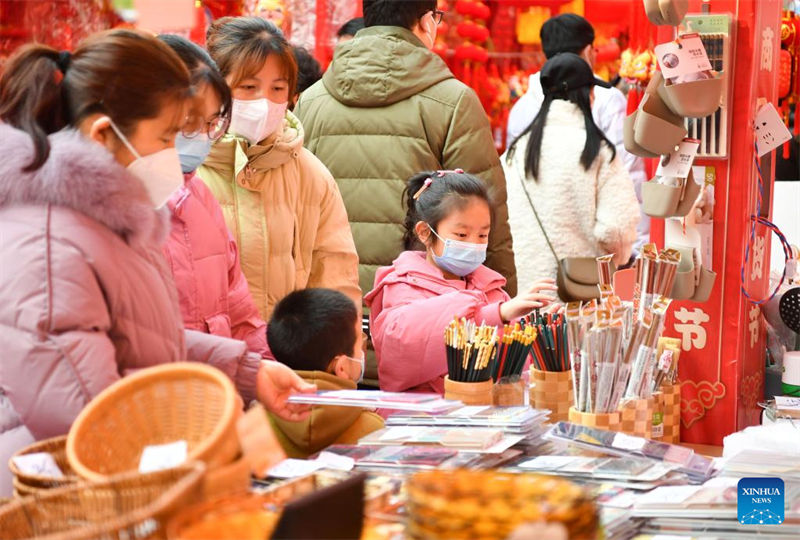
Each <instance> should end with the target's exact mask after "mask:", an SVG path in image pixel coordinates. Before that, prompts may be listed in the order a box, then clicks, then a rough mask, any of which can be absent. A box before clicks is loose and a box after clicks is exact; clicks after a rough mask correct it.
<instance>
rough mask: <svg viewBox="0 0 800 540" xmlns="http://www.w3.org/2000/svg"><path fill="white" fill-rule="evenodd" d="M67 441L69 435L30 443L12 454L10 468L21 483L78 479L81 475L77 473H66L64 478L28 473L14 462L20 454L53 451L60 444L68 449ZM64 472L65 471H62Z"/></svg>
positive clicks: (9, 462)
mask: <svg viewBox="0 0 800 540" xmlns="http://www.w3.org/2000/svg"><path fill="white" fill-rule="evenodd" d="M66 443H67V436H66V435H60V436H58V437H53V438H51V439H44V440H41V441H36V442H35V443H33V444H31V445H28V446H26V447H24V448H21V449H20V450H17V451H16V452H14V454H12V456H11V457H10V458H9V460H8V468H9V470H10V471H11V474H13V475H14V476H15V477H17V478H19V479H20V483H21V484H26V485H28V484H29V483H30V482H43V483H44V482H70V481H76V480H78V479H80V477H79V476H78V475H76V474H66V473H65V474H64V478H55V477H53V476H44V475H41V474H28V473H26V472H23V471H22V470H20V468H19V467H17V464H16V463H14V458H15V457H19V456H24V455H27V454H36V453H38V452H47V453H51V450H50V449H52V448H54V447H55V448H58V447H60V446H63V447H64V450H65V451H66ZM62 472H63V471H62Z"/></svg>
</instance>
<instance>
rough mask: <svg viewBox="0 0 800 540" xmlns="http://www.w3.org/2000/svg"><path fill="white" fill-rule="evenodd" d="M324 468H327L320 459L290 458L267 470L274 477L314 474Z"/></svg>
mask: <svg viewBox="0 0 800 540" xmlns="http://www.w3.org/2000/svg"><path fill="white" fill-rule="evenodd" d="M323 468H325V465H324V464H323V463H320V462H319V461H313V460H305V459H293V458H289V459H285V460H283V461H281V462H280V463H278V464H277V465H275V466H274V467H272V468H270V469H269V471H267V476H271V477H273V478H299V477H301V476H308V475H310V474H313V473H315V472H316V471H318V470H320V469H323Z"/></svg>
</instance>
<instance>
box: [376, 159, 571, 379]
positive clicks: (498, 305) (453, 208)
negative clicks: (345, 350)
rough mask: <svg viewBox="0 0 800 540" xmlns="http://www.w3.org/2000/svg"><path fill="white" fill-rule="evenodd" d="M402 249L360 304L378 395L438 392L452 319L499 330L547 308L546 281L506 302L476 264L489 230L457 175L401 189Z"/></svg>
mask: <svg viewBox="0 0 800 540" xmlns="http://www.w3.org/2000/svg"><path fill="white" fill-rule="evenodd" d="M406 193H407V199H408V214H407V216H406V237H405V241H406V248H407V249H409V248H411V247H413V246H414V245H415V244H416V243H417V241H419V242H421V243H422V244H423V246H424V248H425V251H404V252H403V253H401V254H400V256H399V257H398V258H397V259H396V260H395V261H394V264H393V265H392V266H391V267H383V268H380V269H379V270H378V273H377V274H376V275H375V288H374V289H373V290H372V291H371V292H370V293H369V294H368V295H367V296H366V297H365V300H366V303H367V305H368V306H369V307H370V329H371V332H372V340H373V343H374V345H375V352H376V354H377V357H378V374H379V380H380V385H381V389H383V390H389V391H396V392H402V391H416V392H437V393H440V394H441V393H443V391H444V376H445V375H446V374H447V360H446V357H445V347H444V330H445V328H446V327H447V325H448V324H449V323H450V321H452V320H453V318H454V317H459V318H460V317H466V318H467V319H471V320H474V321H475V322H477V323H481V322H485V323H486V324H489V325H496V326H500V325H502V324H503V323H504V322H508V321H512V320H515V319H518V318H519V317H522V316H523V315H526V314H528V313H530V312H531V311H532V310H533V309H534V308H538V307H542V306H544V305H546V304H548V303H549V302H550V297H548V296H546V295H544V294H541V293H542V292H543V291H554V290H556V287H555V285H554V283H553V280H548V279H544V280H540V281H537V282H536V283H534V284H533V286H532V287H531V289H530V290H529V292H527V293H523V294H520V295H519V296H517V297H516V298H514V299H510V298H509V296H508V294H506V292H505V291H504V290H503V286H504V285H505V283H506V280H505V278H504V277H503V276H501V275H500V274H498V273H497V272H495V271H494V270H490V269H489V268H487V267H486V266H484V265H483V261H484V260H485V259H486V248H487V245H488V239H489V229H490V228H491V217H490V216H491V213H490V202H489V196H488V194H487V191H486V186H485V185H484V184H483V182H482V181H481V180H480V179H478V178H476V177H474V176H471V175H469V174H464V172H463V171H460V170H456V171H438V172H426V173H421V174H418V175H416V176H414V177H412V178H411V179H410V180H409V181H408V187H407V188H406Z"/></svg>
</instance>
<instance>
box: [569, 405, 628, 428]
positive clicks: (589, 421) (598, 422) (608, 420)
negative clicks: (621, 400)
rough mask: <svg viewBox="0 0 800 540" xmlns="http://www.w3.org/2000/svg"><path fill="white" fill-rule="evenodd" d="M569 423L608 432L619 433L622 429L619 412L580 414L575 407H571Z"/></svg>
mask: <svg viewBox="0 0 800 540" xmlns="http://www.w3.org/2000/svg"><path fill="white" fill-rule="evenodd" d="M569 421H570V422H572V423H573V424H579V425H581V426H586V427H590V428H597V429H605V430H607V431H619V430H620V427H621V424H620V415H619V411H614V412H610V413H597V414H593V413H585V412H580V411H578V410H576V409H575V407H570V408H569Z"/></svg>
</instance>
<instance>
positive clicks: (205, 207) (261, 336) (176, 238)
mask: <svg viewBox="0 0 800 540" xmlns="http://www.w3.org/2000/svg"><path fill="white" fill-rule="evenodd" d="M167 206H168V207H169V209H170V212H171V221H172V227H171V230H170V234H169V236H168V237H167V241H166V242H165V243H164V254H165V255H166V257H167V262H169V265H170V268H171V270H172V276H173V277H174V278H175V285H176V287H177V289H178V300H179V302H180V307H181V314H182V315H183V324H184V326H185V327H186V328H189V329H192V330H199V331H200V332H205V333H208V334H215V335H218V336H223V337H228V338H230V337H232V338H234V339H239V340H241V341H244V342H245V343H247V347H248V348H249V349H250V350H251V351H253V352H256V353H258V354H260V355H262V356H263V355H264V354H266V352H267V333H266V326H267V325H266V323H265V322H264V321H263V320H262V319H261V316H260V315H259V314H258V309H257V308H256V305H255V303H253V299H252V297H251V296H250V289H249V288H248V287H247V280H246V279H245V277H244V274H243V273H242V269H241V268H240V267H239V250H238V249H237V247H236V242H235V241H234V239H233V236H232V235H231V233H230V231H228V227H227V225H225V218H224V217H223V215H222V209H221V208H220V206H219V203H218V202H217V200H216V199H215V198H214V195H212V194H211V191H209V189H208V188H207V187H206V185H205V184H204V183H203V181H202V180H200V177H198V176H195V175H194V174H189V175H186V177H185V183H184V185H183V186H181V188H180V189H179V190H178V191H177V192H176V193H175V195H173V196H172V199H170V201H169V203H168V205H167Z"/></svg>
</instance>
